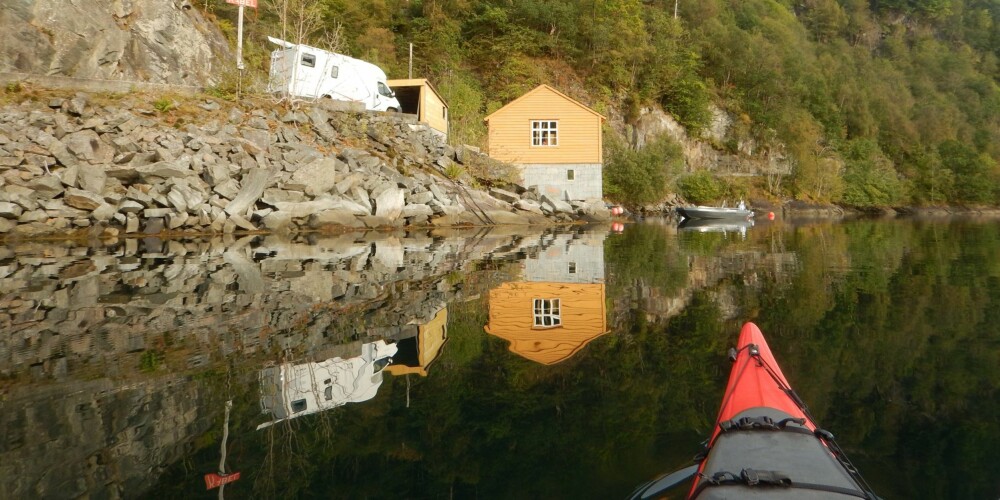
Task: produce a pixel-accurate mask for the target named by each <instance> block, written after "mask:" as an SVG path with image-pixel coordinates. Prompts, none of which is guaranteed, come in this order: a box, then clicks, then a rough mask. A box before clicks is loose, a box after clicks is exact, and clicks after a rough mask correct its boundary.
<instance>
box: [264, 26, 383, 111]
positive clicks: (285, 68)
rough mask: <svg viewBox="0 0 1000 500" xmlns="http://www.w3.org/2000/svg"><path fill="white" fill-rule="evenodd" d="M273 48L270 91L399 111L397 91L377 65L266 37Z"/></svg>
mask: <svg viewBox="0 0 1000 500" xmlns="http://www.w3.org/2000/svg"><path fill="white" fill-rule="evenodd" d="M267 39H268V40H270V41H271V43H274V44H276V45H279V46H281V47H282V48H280V49H276V50H275V51H274V52H271V74H270V79H269V80H268V83H267V91H268V92H272V93H275V92H288V93H289V94H290V95H294V96H298V97H311V98H330V99H336V100H338V101H355V102H361V103H364V105H365V109H368V110H372V111H399V101H398V100H396V95H395V94H394V93H393V92H392V89H390V88H389V85H388V84H386V83H385V81H386V77H385V72H384V71H382V68H379V67H378V66H376V65H374V64H372V63H369V62H366V61H362V60H360V59H354V58H353V57H348V56H345V55H343V54H337V53H335V52H329V51H326V50H323V49H317V48H316V47H310V46H308V45H297V44H294V43H291V42H286V41H284V40H281V39H279V38H272V37H267Z"/></svg>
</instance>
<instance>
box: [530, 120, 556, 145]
mask: <svg viewBox="0 0 1000 500" xmlns="http://www.w3.org/2000/svg"><path fill="white" fill-rule="evenodd" d="M531 145H532V146H558V145H559V122H557V121H555V120H531Z"/></svg>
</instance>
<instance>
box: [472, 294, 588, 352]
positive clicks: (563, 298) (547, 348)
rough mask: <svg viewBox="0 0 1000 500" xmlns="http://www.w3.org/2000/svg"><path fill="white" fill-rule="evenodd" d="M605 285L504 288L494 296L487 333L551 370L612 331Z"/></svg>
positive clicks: (492, 296) (513, 350) (491, 302)
mask: <svg viewBox="0 0 1000 500" xmlns="http://www.w3.org/2000/svg"><path fill="white" fill-rule="evenodd" d="M606 318H607V314H606V311H605V302H604V283H552V282H518V283H504V284H503V285H500V286H499V287H497V288H494V289H493V290H491V291H490V321H489V324H487V325H486V332H487V333H489V334H491V335H496V336H497V337H500V338H502V339H504V340H507V341H509V342H510V350H511V352H514V353H517V354H519V355H521V356H524V357H525V358H528V359H530V360H532V361H535V362H538V363H542V364H545V365H551V364H555V363H559V362H560V361H564V360H566V359H567V358H569V357H570V356H573V355H574V354H576V353H577V352H578V351H579V350H580V349H583V347H584V346H585V345H587V343H589V342H590V341H591V340H594V339H595V338H597V337H600V336H601V335H604V334H605V333H607V332H608V328H607V320H606Z"/></svg>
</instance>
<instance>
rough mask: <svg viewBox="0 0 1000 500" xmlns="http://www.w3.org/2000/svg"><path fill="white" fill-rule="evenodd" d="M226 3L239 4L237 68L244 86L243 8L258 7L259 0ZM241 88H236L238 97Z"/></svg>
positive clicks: (231, 0) (241, 83)
mask: <svg viewBox="0 0 1000 500" xmlns="http://www.w3.org/2000/svg"><path fill="white" fill-rule="evenodd" d="M226 3H230V4H233V5H239V7H240V13H239V21H238V22H237V24H236V69H237V70H239V72H240V83H239V86H240V87H242V86H243V68H244V66H243V8H244V7H251V8H254V9H256V8H257V0H226ZM240 90H241V89H240V88H237V89H236V98H237V99H239V94H240Z"/></svg>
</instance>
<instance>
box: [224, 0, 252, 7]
mask: <svg viewBox="0 0 1000 500" xmlns="http://www.w3.org/2000/svg"><path fill="white" fill-rule="evenodd" d="M226 3H231V4H233V5H242V6H244V7H253V8H254V9H256V8H257V0H226Z"/></svg>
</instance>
